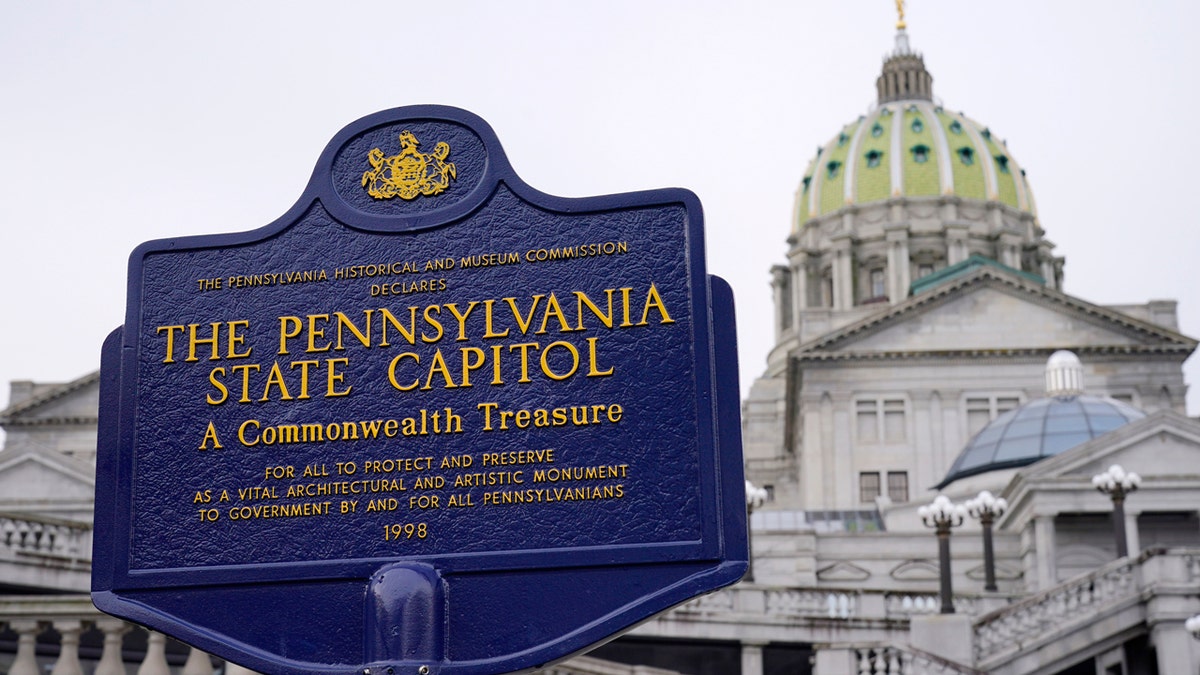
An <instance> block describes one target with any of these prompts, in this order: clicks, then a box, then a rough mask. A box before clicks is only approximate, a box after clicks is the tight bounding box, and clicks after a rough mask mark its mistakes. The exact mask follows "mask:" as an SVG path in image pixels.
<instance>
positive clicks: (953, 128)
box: [950, 120, 962, 134]
mask: <svg viewBox="0 0 1200 675" xmlns="http://www.w3.org/2000/svg"><path fill="white" fill-rule="evenodd" d="M950 133H952V134H962V125H961V124H959V122H958V120H954V121H953V122H951V123H950Z"/></svg>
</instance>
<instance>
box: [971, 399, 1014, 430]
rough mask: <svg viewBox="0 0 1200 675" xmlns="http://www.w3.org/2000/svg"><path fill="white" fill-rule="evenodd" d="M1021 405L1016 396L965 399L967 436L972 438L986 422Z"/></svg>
mask: <svg viewBox="0 0 1200 675" xmlns="http://www.w3.org/2000/svg"><path fill="white" fill-rule="evenodd" d="M1020 405H1021V399H1020V398H1019V397H1017V396H987V397H983V396H980V397H974V398H968V399H967V405H966V408H967V410H966V412H967V436H974V435H975V434H977V433H979V431H980V430H981V429H983V428H984V427H985V426H987V424H988V422H991V421H992V420H994V419H996V418H997V417H999V416H1000V415H1002V414H1004V413H1006V412H1008V411H1010V410H1014V409H1016V408H1018V407H1020Z"/></svg>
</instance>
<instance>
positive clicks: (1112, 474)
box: [1092, 464, 1142, 558]
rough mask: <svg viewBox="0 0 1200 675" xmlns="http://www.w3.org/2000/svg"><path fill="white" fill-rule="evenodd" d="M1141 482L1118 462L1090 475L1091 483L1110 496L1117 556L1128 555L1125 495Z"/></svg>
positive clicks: (1135, 488)
mask: <svg viewBox="0 0 1200 675" xmlns="http://www.w3.org/2000/svg"><path fill="white" fill-rule="evenodd" d="M1141 484H1142V477H1141V476H1139V475H1137V474H1136V473H1133V472H1129V473H1126V472H1125V469H1123V468H1121V465H1120V464H1113V465H1112V466H1110V467H1108V471H1105V472H1104V473H1099V474H1096V475H1095V476H1092V485H1093V486H1095V488H1096V489H1097V490H1099V491H1100V492H1103V493H1104V494H1106V495H1108V496H1109V497H1111V498H1112V503H1113V536H1114V537H1116V540H1117V557H1118V558H1124V557H1125V556H1127V555H1129V545H1128V543H1127V542H1126V540H1125V495H1128V494H1129V493H1130V492H1133V491H1135V490H1137V489H1138V487H1139V486H1140V485H1141Z"/></svg>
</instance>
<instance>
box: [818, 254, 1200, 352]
mask: <svg viewBox="0 0 1200 675" xmlns="http://www.w3.org/2000/svg"><path fill="white" fill-rule="evenodd" d="M1196 345H1197V342H1196V341H1195V340H1193V339H1191V338H1188V337H1186V336H1184V335H1181V334H1179V333H1176V332H1174V331H1171V330H1169V329H1166V328H1163V327H1161V326H1157V325H1155V324H1151V323H1148V322H1145V321H1142V320H1140V319H1136V318H1134V317H1131V316H1128V315H1126V314H1123V313H1121V312H1118V311H1116V310H1114V309H1111V308H1107V307H1101V306H1099V305H1093V304H1091V303H1088V302H1085V301H1083V300H1080V299H1078V298H1074V297H1071V296H1069V295H1066V294H1063V293H1059V292H1057V291H1054V290H1051V289H1048V288H1045V287H1044V286H1042V285H1040V284H1038V283H1035V282H1032V281H1029V280H1028V279H1024V278H1022V277H1020V276H1018V275H1015V274H1012V273H1009V272H1006V271H1004V270H999V269H995V268H992V267H984V268H980V269H977V270H975V271H974V272H972V273H971V274H969V275H966V276H964V277H962V278H960V279H956V280H955V281H953V282H948V283H946V284H944V285H943V286H940V287H938V288H936V289H934V290H932V291H929V292H927V293H924V294H922V295H918V296H915V297H913V298H910V299H909V300H907V301H905V302H903V303H901V304H899V305H896V306H895V307H892V308H890V309H888V310H886V311H883V312H880V313H878V314H875V315H872V316H871V317H868V318H867V319H864V320H863V321H859V322H858V323H855V324H852V325H849V326H846V327H844V328H841V329H838V330H836V331H832V332H830V333H828V334H826V335H824V336H822V337H820V338H818V339H816V340H813V341H811V342H809V343H807V344H805V345H802V346H801V347H800V353H799V355H800V356H801V357H802V358H803V357H808V358H821V357H823V358H837V357H838V356H839V355H841V356H846V355H861V356H867V357H869V356H871V355H880V354H913V353H922V352H924V353H966V354H973V353H1014V352H1016V353H1020V352H1032V351H1036V352H1043V351H1047V352H1048V351H1053V350H1056V349H1072V350H1074V351H1076V352H1079V353H1087V352H1088V351H1090V350H1099V351H1112V350H1117V351H1121V352H1127V351H1138V350H1142V349H1152V350H1154V351H1157V352H1162V351H1176V350H1178V351H1180V352H1183V353H1190V352H1191V351H1192V350H1193V349H1195V347H1196Z"/></svg>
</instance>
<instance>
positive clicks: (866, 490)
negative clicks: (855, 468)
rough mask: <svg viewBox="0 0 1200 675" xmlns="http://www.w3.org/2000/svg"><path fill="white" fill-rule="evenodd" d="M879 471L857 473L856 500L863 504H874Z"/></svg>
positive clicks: (877, 489) (877, 491)
mask: <svg viewBox="0 0 1200 675" xmlns="http://www.w3.org/2000/svg"><path fill="white" fill-rule="evenodd" d="M879 494H880V493H879V472H878V471H864V472H862V473H860V474H858V500H859V501H860V502H862V503H864V504H874V503H875V498H876V497H878V496H879Z"/></svg>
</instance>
